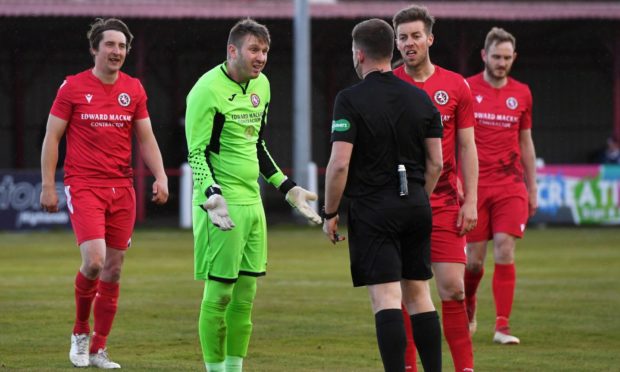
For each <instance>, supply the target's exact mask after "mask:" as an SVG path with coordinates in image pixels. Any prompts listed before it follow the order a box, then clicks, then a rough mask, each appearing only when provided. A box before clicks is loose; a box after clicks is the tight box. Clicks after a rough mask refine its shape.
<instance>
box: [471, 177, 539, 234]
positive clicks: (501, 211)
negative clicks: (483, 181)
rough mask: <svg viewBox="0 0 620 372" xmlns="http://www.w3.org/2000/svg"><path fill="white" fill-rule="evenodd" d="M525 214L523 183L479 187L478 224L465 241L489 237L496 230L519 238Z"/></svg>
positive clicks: (526, 214)
mask: <svg viewBox="0 0 620 372" xmlns="http://www.w3.org/2000/svg"><path fill="white" fill-rule="evenodd" d="M528 215H529V206H528V194H527V189H526V187H525V184H523V183H518V184H510V185H501V186H489V187H486V186H485V187H478V225H476V228H475V229H473V230H472V231H471V232H469V233H468V234H467V241H468V242H472V243H473V242H481V241H487V240H491V239H493V235H494V234H496V233H506V234H510V235H512V236H514V237H516V238H522V237H523V232H524V231H525V225H526V224H527V219H528Z"/></svg>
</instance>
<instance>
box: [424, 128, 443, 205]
mask: <svg viewBox="0 0 620 372" xmlns="http://www.w3.org/2000/svg"><path fill="white" fill-rule="evenodd" d="M424 151H425V154H426V170H425V171H424V189H425V190H426V194H427V195H428V196H429V197H430V195H431V194H432V193H433V190H434V189H435V186H436V185H437V181H438V180H439V176H440V175H441V170H442V168H443V154H442V152H441V138H433V137H431V138H426V139H425V140H424Z"/></svg>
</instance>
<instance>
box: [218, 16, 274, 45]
mask: <svg viewBox="0 0 620 372" xmlns="http://www.w3.org/2000/svg"><path fill="white" fill-rule="evenodd" d="M246 35H252V36H254V37H256V38H257V39H258V40H260V41H263V42H265V43H266V44H267V45H271V37H270V36H269V30H268V29H267V27H266V26H265V25H262V24H260V23H258V22H256V21H255V20H253V19H251V18H245V19H242V20H240V21H239V22H237V23H236V24H235V25H234V26H233V28H231V29H230V33H229V34H228V44H233V45H234V46H236V47H237V48H241V46H242V43H243V40H244V38H245V36H246Z"/></svg>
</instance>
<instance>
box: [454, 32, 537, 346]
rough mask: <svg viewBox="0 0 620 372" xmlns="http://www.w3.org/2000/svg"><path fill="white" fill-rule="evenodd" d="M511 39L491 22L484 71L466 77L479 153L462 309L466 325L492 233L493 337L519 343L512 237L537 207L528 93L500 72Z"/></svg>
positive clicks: (505, 67)
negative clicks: (513, 324) (512, 321)
mask: <svg viewBox="0 0 620 372" xmlns="http://www.w3.org/2000/svg"><path fill="white" fill-rule="evenodd" d="M515 44H516V41H515V38H514V36H512V35H511V34H510V33H508V32H506V31H505V30H503V29H501V28H493V29H491V31H490V32H489V33H488V34H487V37H486V40H485V43H484V49H483V50H482V52H481V53H482V60H483V61H484V66H485V68H484V71H483V72H481V73H479V74H477V75H474V76H472V77H470V78H468V79H467V81H468V82H469V85H470V87H471V91H472V95H473V97H474V113H475V116H476V121H477V125H476V135H475V137H476V146H477V147H478V153H479V154H480V181H479V186H478V196H479V199H478V218H479V219H478V226H477V227H476V228H475V229H474V230H473V231H472V232H470V233H469V234H468V235H467V268H466V272H465V293H466V298H467V300H466V302H467V313H468V316H469V321H470V331H471V332H472V333H473V332H475V330H476V318H475V311H476V290H477V288H478V284H479V283H480V280H481V279H482V275H483V273H484V259H485V257H486V252H487V242H488V241H489V240H493V257H494V258H495V270H494V273H493V296H494V299H495V311H496V320H495V335H494V337H493V341H494V342H496V343H500V344H518V343H519V339H518V338H517V337H515V336H513V335H511V334H510V328H509V323H508V321H509V318H510V312H511V309H512V302H513V299H514V291H515V278H516V276H515V264H514V259H515V243H516V239H518V238H519V239H520V238H522V237H523V232H524V230H525V224H526V223H527V219H528V217H531V216H533V215H534V213H536V208H537V207H538V202H537V192H538V190H537V186H536V166H535V164H536V154H535V150H534V143H533V141H532V130H531V128H532V94H531V93H530V89H529V87H528V86H527V85H525V84H523V83H520V82H518V81H516V80H515V79H512V78H510V77H509V76H508V75H509V74H510V69H511V67H512V64H513V63H514V61H515V58H516V57H517V53H516V52H515Z"/></svg>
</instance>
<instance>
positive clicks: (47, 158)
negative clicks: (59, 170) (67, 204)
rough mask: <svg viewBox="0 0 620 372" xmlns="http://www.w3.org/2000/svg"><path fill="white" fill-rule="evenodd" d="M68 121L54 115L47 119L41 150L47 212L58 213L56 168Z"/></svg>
mask: <svg viewBox="0 0 620 372" xmlns="http://www.w3.org/2000/svg"><path fill="white" fill-rule="evenodd" d="M67 123H68V121H67V120H64V119H61V118H59V117H57V116H54V115H52V114H50V115H49V117H48V118H47V127H46V129H45V138H44V139H43V146H42V148H41V196H40V202H41V208H43V210H44V211H47V212H58V193H57V192H56V179H55V178H56V177H55V176H56V166H57V165H58V144H59V143H60V140H61V139H62V136H63V135H64V134H65V130H66V129H67Z"/></svg>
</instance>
